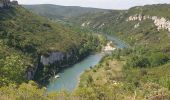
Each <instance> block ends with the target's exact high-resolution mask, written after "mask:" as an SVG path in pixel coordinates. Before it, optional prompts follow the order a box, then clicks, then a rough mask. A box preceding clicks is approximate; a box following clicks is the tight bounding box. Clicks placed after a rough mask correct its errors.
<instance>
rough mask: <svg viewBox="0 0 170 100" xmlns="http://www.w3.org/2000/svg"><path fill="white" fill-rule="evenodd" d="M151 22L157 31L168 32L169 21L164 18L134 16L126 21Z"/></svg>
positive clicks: (169, 28)
mask: <svg viewBox="0 0 170 100" xmlns="http://www.w3.org/2000/svg"><path fill="white" fill-rule="evenodd" d="M147 19H149V20H152V21H153V22H154V24H155V26H157V29H158V30H161V29H163V30H168V31H169V32H170V21H169V20H167V19H166V18H164V17H157V16H149V15H146V16H144V15H142V14H136V15H133V16H130V17H129V18H128V19H127V20H126V21H143V20H147Z"/></svg>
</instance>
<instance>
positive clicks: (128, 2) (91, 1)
mask: <svg viewBox="0 0 170 100" xmlns="http://www.w3.org/2000/svg"><path fill="white" fill-rule="evenodd" d="M18 1H19V3H20V4H27V5H30V4H55V5H63V6H81V7H93V8H104V9H128V8H130V7H134V6H142V5H147V4H164V3H168V4H170V0H41V1H39V0H18Z"/></svg>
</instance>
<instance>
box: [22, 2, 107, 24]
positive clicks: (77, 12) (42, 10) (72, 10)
mask: <svg viewBox="0 0 170 100" xmlns="http://www.w3.org/2000/svg"><path fill="white" fill-rule="evenodd" d="M23 7H25V8H26V9H28V10H31V11H33V12H34V13H36V14H39V15H41V16H44V17H46V18H49V19H51V20H56V21H68V20H70V18H72V17H78V16H81V15H84V14H88V13H93V14H94V13H98V12H107V11H109V10H107V9H97V8H85V7H78V6H59V5H51V4H41V5H23Z"/></svg>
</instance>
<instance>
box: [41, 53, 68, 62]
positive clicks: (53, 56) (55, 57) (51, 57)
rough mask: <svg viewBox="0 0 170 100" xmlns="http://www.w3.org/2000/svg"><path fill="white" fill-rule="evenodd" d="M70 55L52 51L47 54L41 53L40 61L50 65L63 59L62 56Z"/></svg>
mask: <svg viewBox="0 0 170 100" xmlns="http://www.w3.org/2000/svg"><path fill="white" fill-rule="evenodd" d="M69 57H70V55H69V54H64V53H62V52H52V53H49V54H48V56H45V55H41V58H40V62H41V63H42V64H43V65H50V64H53V63H55V62H57V61H63V60H64V58H66V59H68V58H69Z"/></svg>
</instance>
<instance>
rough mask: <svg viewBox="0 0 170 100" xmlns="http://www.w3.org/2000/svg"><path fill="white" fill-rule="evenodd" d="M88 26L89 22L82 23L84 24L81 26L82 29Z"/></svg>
mask: <svg viewBox="0 0 170 100" xmlns="http://www.w3.org/2000/svg"><path fill="white" fill-rule="evenodd" d="M89 24H90V22H84V23H82V24H81V26H82V27H86V26H88V25H89Z"/></svg>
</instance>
